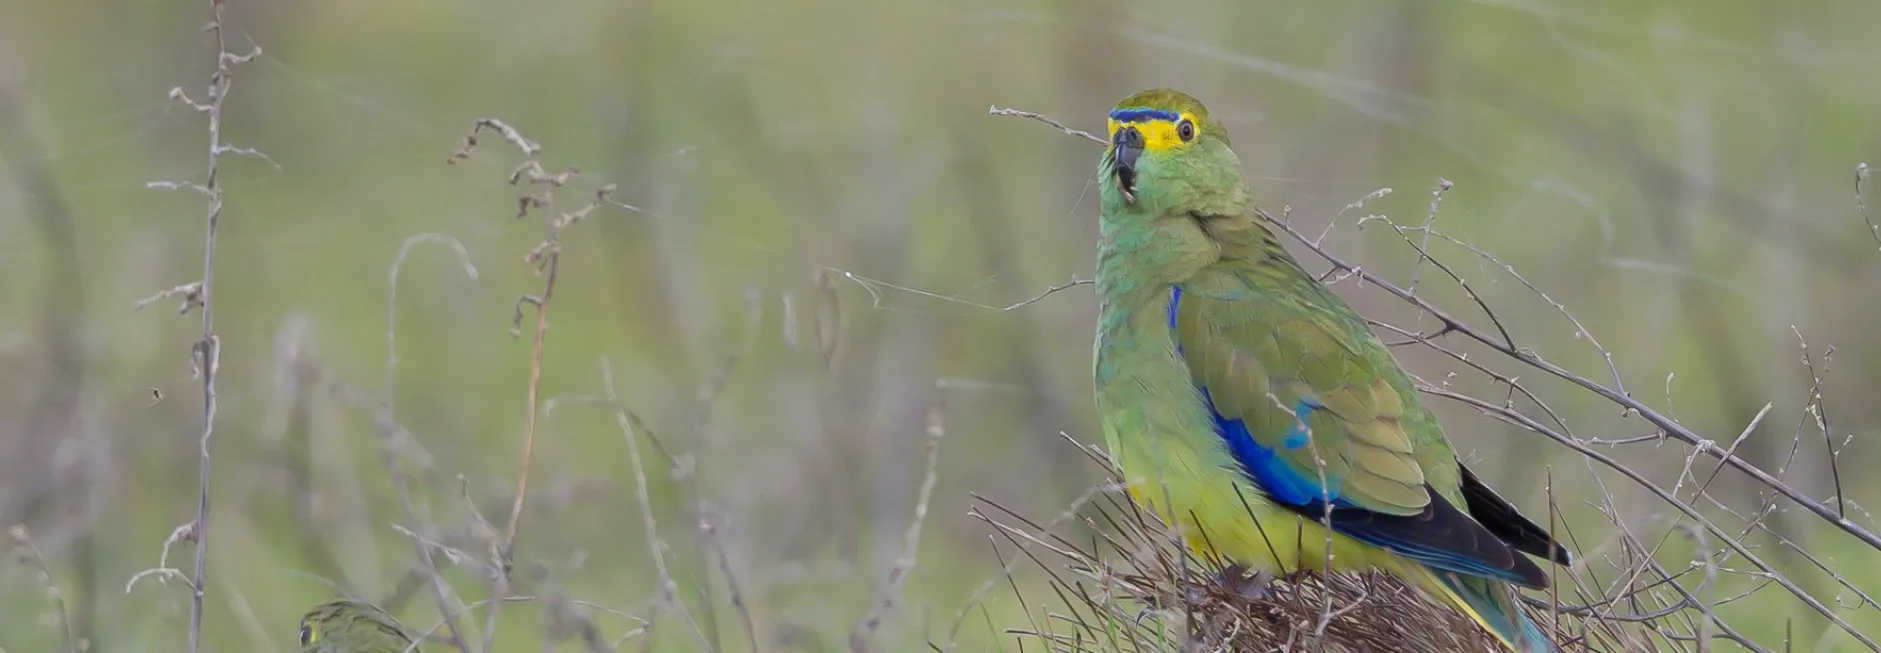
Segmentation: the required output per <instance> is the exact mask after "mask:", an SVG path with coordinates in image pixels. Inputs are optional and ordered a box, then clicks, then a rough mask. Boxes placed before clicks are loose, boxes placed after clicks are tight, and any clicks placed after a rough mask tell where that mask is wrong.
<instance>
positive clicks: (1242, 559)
mask: <svg viewBox="0 0 1881 653" xmlns="http://www.w3.org/2000/svg"><path fill="white" fill-rule="evenodd" d="M1109 125H1110V129H1109V136H1110V144H1109V146H1108V147H1106V148H1105V151H1104V157H1103V160H1102V162H1101V163H1100V164H1099V168H1098V176H1099V178H1100V179H1101V195H1102V216H1101V219H1100V223H1101V227H1100V232H1101V235H1100V244H1099V247H1098V262H1097V274H1096V285H1097V292H1098V297H1099V318H1098V326H1097V341H1096V343H1095V346H1094V350H1095V351H1094V352H1093V358H1094V361H1093V365H1092V368H1093V369H1092V372H1093V377H1094V380H1095V386H1096V395H1097V397H1096V399H1097V409H1098V415H1099V420H1100V421H1101V422H1102V424H1103V429H1104V438H1105V441H1106V444H1107V445H1108V446H1109V448H1110V453H1111V457H1112V459H1113V460H1114V461H1115V462H1116V463H1117V464H1118V466H1119V467H1120V468H1121V470H1122V472H1123V473H1124V475H1125V476H1126V479H1125V480H1126V482H1127V483H1128V485H1129V489H1130V494H1131V497H1132V498H1133V499H1134V500H1135V501H1136V502H1137V503H1138V504H1139V505H1142V506H1145V507H1146V508H1148V509H1149V510H1152V511H1154V512H1156V513H1157V514H1159V515H1160V516H1161V517H1163V519H1164V521H1165V522H1166V523H1168V524H1170V525H1171V526H1172V527H1173V528H1175V529H1177V531H1179V532H1180V533H1181V534H1182V535H1183V538H1184V540H1185V541H1186V542H1187V544H1188V546H1189V547H1190V549H1191V550H1193V551H1195V552H1197V553H1198V554H1199V555H1202V556H1204V557H1205V558H1207V559H1213V560H1225V561H1232V562H1234V563H1238V564H1247V565H1250V566H1254V567H1256V568H1258V569H1261V570H1263V571H1279V572H1281V573H1290V572H1293V571H1296V570H1300V569H1311V570H1324V569H1325V568H1326V567H1328V566H1331V567H1332V568H1334V569H1351V570H1363V569H1379V570H1383V571H1386V572H1388V573H1392V574H1395V575H1397V576H1399V577H1401V578H1404V579H1405V580H1407V581H1409V582H1410V583H1412V584H1413V585H1415V586H1417V587H1419V588H1422V589H1423V590H1424V591H1426V592H1428V593H1430V594H1432V595H1434V596H1437V597H1439V598H1440V599H1442V600H1445V601H1447V602H1448V603H1450V604H1452V605H1454V606H1456V607H1457V608H1458V609H1461V610H1462V611H1463V612H1464V613H1465V614H1468V615H1469V616H1470V617H1471V618H1472V619H1474V620H1475V621H1476V622H1477V623H1479V624H1481V625H1482V626H1483V628H1485V629H1486V630H1488V631H1489V632H1490V633H1492V634H1494V635H1495V636H1496V637H1497V638H1498V639H1500V640H1501V641H1502V642H1503V643H1505V644H1506V645H1508V647H1509V648H1510V649H1512V650H1515V651H1519V652H1521V653H1537V652H1542V653H1545V652H1551V651H1556V650H1558V649H1557V648H1555V646H1554V645H1553V644H1552V643H1550V641H1549V640H1548V638H1547V637H1546V636H1544V635H1543V634H1542V633H1541V630H1540V629H1539V628H1538V627H1536V625H1535V624H1534V622H1532V621H1531V620H1529V619H1528V618H1527V617H1526V616H1524V615H1523V614H1522V612H1521V610H1520V609H1519V607H1518V605H1517V603H1516V601H1517V597H1516V595H1515V589H1514V587H1512V585H1519V586H1521V587H1527V588H1535V589H1540V588H1545V587H1547V586H1548V576H1547V575H1546V574H1544V573H1543V571H1542V569H1541V567H1540V566H1538V565H1537V564H1536V563H1535V562H1534V561H1532V560H1530V559H1529V558H1527V557H1526V556H1525V555H1524V554H1527V555H1533V556H1537V557H1540V558H1543V559H1548V560H1552V561H1554V562H1556V563H1559V564H1562V565H1567V564H1571V563H1570V558H1569V556H1568V553H1567V551H1566V549H1564V548H1562V547H1561V546H1559V545H1558V544H1556V543H1555V541H1554V539H1553V538H1552V537H1551V536H1550V535H1549V534H1548V532H1547V531H1546V530H1545V529H1543V528H1541V527H1540V526H1537V525H1536V524H1535V523H1534V522H1532V521H1530V520H1529V519H1527V518H1525V517H1523V516H1522V515H1521V514H1520V513H1519V512H1517V511H1516V509H1515V507H1514V506H1512V505H1510V504H1509V502H1507V501H1505V500H1503V499H1502V498H1501V497H1499V496H1497V495H1496V493H1495V492H1494V491H1492V490H1490V489H1489V488H1488V487H1487V486H1485V485H1484V484H1483V483H1482V481H1480V480H1478V479H1477V478H1476V476H1475V475H1474V474H1472V473H1471V472H1470V470H1469V469H1468V468H1466V467H1464V466H1463V464H1462V463H1461V462H1460V461H1458V460H1457V457H1456V452H1455V450H1454V449H1452V448H1451V446H1450V442H1449V441H1448V440H1447V439H1445V437H1444V434H1443V428H1442V427H1441V426H1440V425H1438V423H1437V420H1436V416H1435V415H1433V414H1432V413H1431V412H1430V411H1429V410H1428V409H1426V408H1425V407H1424V405H1423V403H1422V402H1420V401H1419V398H1418V393H1417V390H1416V388H1415V387H1414V386H1413V385H1412V383H1411V378H1410V376H1409V375H1407V374H1406V373H1405V372H1404V369H1403V368H1402V367H1400V366H1399V365H1398V362H1397V360H1395V359H1394V358H1393V357H1392V355H1391V353H1390V352H1389V351H1388V350H1386V348H1385V346H1384V344H1383V343H1382V342H1380V341H1379V340H1378V338H1377V336H1375V335H1373V334H1372V332H1371V330H1370V329H1369V328H1367V326H1366V324H1365V321H1364V320H1363V319H1362V318H1360V317H1359V315H1358V314H1357V313H1356V312H1354V311H1353V310H1352V308H1351V307H1350V306H1348V305H1346V303H1345V302H1344V301H1342V300H1340V299H1339V297H1338V296H1337V295H1334V294H1333V293H1332V292H1331V291H1329V290H1327V289H1326V287H1325V286H1324V285H1322V284H1320V283H1319V282H1318V280H1316V279H1314V278H1313V276H1312V275H1310V274H1308V273H1307V272H1306V271H1305V270H1304V269H1303V268H1301V267H1300V265H1299V263H1298V262H1297V261H1295V260H1294V259H1293V257H1292V256H1291V255H1289V254H1288V253H1287V251H1286V249H1284V248H1283V247H1281V245H1280V242H1279V241H1278V240H1277V239H1276V238H1275V235H1274V232H1272V231H1271V230H1269V229H1268V228H1267V227H1266V226H1265V225H1262V224H1260V223H1258V222H1256V220H1255V217H1254V216H1253V215H1252V213H1251V208H1252V206H1251V205H1252V202H1251V200H1250V199H1249V194H1248V190H1247V186H1246V185H1245V184H1244V183H1243V182H1242V179H1241V161H1240V159H1239V158H1238V157H1236V156H1235V153H1234V151H1233V150H1232V149H1231V148H1230V145H1229V142H1228V133H1227V131H1226V130H1224V129H1223V128H1222V125H1221V124H1220V123H1217V122H1214V121H1212V120H1210V119H1209V114H1208V109H1207V108H1206V107H1204V106H1203V105H1202V103H1201V102H1199V101H1197V100H1196V99H1195V98H1192V97H1190V96H1188V95H1185V94H1183V93H1179V92H1176V91H1171V90H1166V89H1155V90H1148V91H1143V92H1141V93H1137V94H1135V95H1132V96H1130V97H1128V98H1125V99H1124V100H1123V101H1122V102H1120V103H1118V104H1117V106H1116V108H1114V109H1112V110H1111V112H1110V121H1109ZM1328 504H1330V507H1329V505H1328ZM1328 511H1329V512H1330V517H1331V519H1330V524H1331V526H1330V530H1331V532H1330V533H1328V532H1327V530H1328V529H1327V527H1325V526H1323V525H1322V523H1324V522H1322V520H1323V519H1324V518H1325V517H1326V515H1327V513H1328ZM1329 563H1330V564H1329Z"/></svg>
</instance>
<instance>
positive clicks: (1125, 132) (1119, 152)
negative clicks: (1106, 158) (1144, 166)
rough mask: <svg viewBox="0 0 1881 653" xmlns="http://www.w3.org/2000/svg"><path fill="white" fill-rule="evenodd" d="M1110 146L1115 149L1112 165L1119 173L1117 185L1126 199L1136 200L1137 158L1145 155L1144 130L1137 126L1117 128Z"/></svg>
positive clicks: (1133, 201)
mask: <svg viewBox="0 0 1881 653" xmlns="http://www.w3.org/2000/svg"><path fill="white" fill-rule="evenodd" d="M1110 146H1111V148H1112V149H1113V151H1114V154H1113V155H1112V164H1113V165H1112V167H1113V168H1114V169H1115V171H1116V174H1117V187H1118V189H1120V190H1122V191H1123V198H1124V200H1125V201H1128V202H1131V203H1135V202H1136V159H1137V157H1139V156H1142V155H1143V132H1140V131H1137V128H1135V127H1124V128H1122V129H1119V130H1117V135H1116V136H1114V137H1112V138H1111V141H1110Z"/></svg>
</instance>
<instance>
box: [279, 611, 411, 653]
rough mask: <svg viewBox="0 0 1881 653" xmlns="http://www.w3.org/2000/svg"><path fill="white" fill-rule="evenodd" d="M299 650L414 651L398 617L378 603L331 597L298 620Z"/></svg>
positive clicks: (349, 652)
mask: <svg viewBox="0 0 1881 653" xmlns="http://www.w3.org/2000/svg"><path fill="white" fill-rule="evenodd" d="M300 650H301V652H302V653H405V652H407V651H409V652H411V653H417V652H418V647H417V646H416V645H414V644H413V643H412V638H411V636H410V635H408V634H406V633H405V628H404V627H403V626H400V625H399V623H398V620H397V619H394V618H392V615H390V614H387V613H386V612H385V611H384V610H380V609H379V608H378V606H375V605H372V604H371V603H366V602H364V601H355V600H352V599H334V600H332V601H327V602H326V603H322V604H320V605H317V606H314V608H313V609H312V610H309V611H307V615H306V616H304V617H301V619H300Z"/></svg>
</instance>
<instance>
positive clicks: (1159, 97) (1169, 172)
mask: <svg viewBox="0 0 1881 653" xmlns="http://www.w3.org/2000/svg"><path fill="white" fill-rule="evenodd" d="M1109 127H1110V138H1109V141H1110V143H1109V148H1108V149H1107V150H1106V151H1105V153H1104V162H1105V166H1104V167H1105V175H1104V177H1105V179H1104V183H1105V185H1107V186H1114V187H1115V189H1116V191H1117V194H1118V196H1119V197H1120V198H1121V199H1122V200H1123V201H1124V203H1126V204H1136V203H1138V201H1139V199H1141V198H1142V196H1144V195H1161V194H1167V193H1170V192H1177V191H1180V190H1185V189H1184V188H1179V187H1186V186H1188V185H1189V184H1188V183H1185V182H1187V181H1189V180H1192V179H1194V177H1195V173H1196V172H1197V169H1198V168H1212V167H1216V166H1215V165H1214V164H1216V163H1219V162H1220V159H1221V157H1223V156H1224V155H1225V156H1226V157H1228V158H1230V159H1232V158H1233V157H1234V152H1233V151H1232V150H1231V149H1229V145H1228V132H1227V131H1226V130H1224V129H1222V127H1221V125H1219V124H1217V123H1215V122H1213V121H1211V120H1210V119H1209V116H1208V107H1206V106H1203V105H1202V102H1201V101H1200V100H1197V99H1195V98H1193V97H1190V96H1189V95H1187V94H1185V93H1182V92H1180V91H1172V90H1169V89H1150V90H1147V91H1142V92H1140V93H1137V94H1135V95H1131V96H1130V97H1127V98H1124V99H1123V101H1122V102H1118V103H1117V106H1116V107H1114V108H1112V109H1111V110H1110V121H1109ZM1235 164H1236V165H1235V166H1234V167H1235V168H1239V161H1238V160H1237V161H1235Z"/></svg>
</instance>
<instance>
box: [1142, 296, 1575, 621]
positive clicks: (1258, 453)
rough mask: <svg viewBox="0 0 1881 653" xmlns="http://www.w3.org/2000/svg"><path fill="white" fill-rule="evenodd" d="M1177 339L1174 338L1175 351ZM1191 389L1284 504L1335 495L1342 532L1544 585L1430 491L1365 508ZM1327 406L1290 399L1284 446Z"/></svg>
mask: <svg viewBox="0 0 1881 653" xmlns="http://www.w3.org/2000/svg"><path fill="white" fill-rule="evenodd" d="M1181 302H1182V289H1181V288H1175V289H1174V290H1173V291H1171V292H1170V294H1169V327H1170V328H1171V329H1174V328H1176V320H1177V307H1178V306H1179V305H1180V304H1181ZM1181 354H1182V345H1181V342H1180V341H1179V340H1178V341H1177V343H1176V355H1178V356H1180V355H1181ZM1196 390H1197V391H1198V392H1199V394H1200V395H1201V398H1202V402H1203V403H1204V404H1205V405H1206V406H1207V408H1208V414H1209V416H1210V417H1211V418H1213V420H1214V422H1215V424H1214V426H1215V434H1216V435H1218V436H1220V437H1221V439H1222V440H1223V441H1225V442H1226V443H1227V445H1228V453H1229V454H1230V456H1232V457H1233V458H1234V461H1235V463H1237V464H1239V465H1240V466H1241V470H1242V471H1243V472H1244V473H1246V474H1247V476H1249V477H1250V478H1251V479H1252V480H1253V481H1254V486H1255V489H1257V490H1259V491H1260V492H1261V493H1262V494H1263V495H1265V496H1266V497H1267V498H1268V499H1270V500H1272V501H1274V502H1275V503H1277V504H1280V505H1281V506H1284V507H1286V508H1287V509H1289V510H1291V511H1293V512H1295V513H1298V514H1301V515H1304V516H1307V517H1309V518H1312V519H1315V520H1317V519H1320V518H1322V517H1323V516H1324V515H1325V506H1326V504H1325V501H1326V500H1327V499H1331V501H1332V530H1333V531H1334V532H1337V533H1339V534H1341V535H1345V536H1346V537H1350V538H1352V539H1354V540H1358V541H1360V542H1363V543H1365V544H1369V545H1372V546H1375V547H1378V548H1381V549H1389V550H1391V551H1393V552H1395V553H1397V554H1398V555H1401V556H1404V557H1406V558H1409V559H1411V560H1415V561H1417V562H1419V563H1422V564H1424V565H1427V566H1430V567H1432V568H1435V569H1441V570H1444V571H1451V572H1456V573H1460V574H1468V575H1471V576H1479V577H1485V578H1495V579H1499V580H1506V581H1511V582H1515V583H1520V584H1523V585H1526V586H1528V587H1545V586H1546V584H1547V578H1546V576H1545V575H1543V574H1542V573H1541V569H1540V568H1539V567H1537V566H1535V563H1534V562H1533V561H1530V560H1529V559H1528V558H1526V557H1524V556H1521V555H1519V554H1517V553H1515V552H1514V551H1513V550H1512V549H1510V548H1509V547H1508V545H1507V544H1506V543H1504V542H1503V541H1502V540H1501V539H1500V538H1497V537H1495V536H1494V535H1493V534H1491V533H1489V532H1488V531H1487V530H1486V529H1484V528H1483V526H1482V525H1481V524H1479V523H1477V522H1476V521H1475V520H1473V519H1471V518H1470V517H1469V516H1468V515H1465V514H1463V512H1462V511H1460V510H1458V509H1457V508H1456V507H1455V506H1452V505H1450V503H1449V502H1448V501H1445V500H1444V499H1443V497H1442V496H1439V495H1437V494H1436V493H1434V492H1433V493H1432V494H1431V502H1430V504H1429V505H1428V506H1427V507H1426V508H1425V509H1424V511H1423V512H1422V513H1419V514H1417V515H1387V514H1384V513H1379V512H1373V511H1370V510H1366V509H1364V508H1361V507H1359V506H1357V505H1354V504H1353V503H1352V502H1351V501H1350V500H1349V499H1347V498H1345V497H1344V496H1341V491H1340V489H1341V488H1340V486H1341V480H1342V479H1340V478H1337V477H1327V478H1326V485H1325V487H1323V488H1322V487H1321V486H1320V480H1319V475H1318V474H1317V473H1313V474H1306V473H1302V472H1300V471H1299V470H1296V469H1294V468H1293V466H1292V465H1290V464H1288V463H1287V462H1286V461H1284V460H1281V459H1280V457H1279V454H1278V453H1276V452H1275V451H1274V450H1273V449H1270V448H1268V447H1265V446H1262V445H1261V444H1260V442H1259V441H1256V440H1255V439H1254V434H1253V433H1251V432H1249V431H1248V428H1247V422H1245V421H1243V420H1242V419H1240V418H1237V417H1229V416H1227V415H1223V414H1221V412H1220V411H1219V410H1216V409H1215V399H1214V397H1213V396H1212V395H1210V394H1209V391H1208V389H1207V388H1203V387H1198V388H1196ZM1323 408H1324V406H1322V405H1320V404H1318V403H1317V402H1313V401H1311V400H1307V399H1301V400H1300V401H1298V402H1296V403H1295V404H1294V405H1293V417H1294V425H1293V426H1292V427H1291V428H1290V429H1289V430H1288V431H1287V433H1286V435H1285V437H1283V438H1282V439H1281V446H1282V447H1284V448H1285V449H1287V450H1298V449H1300V448H1302V447H1305V446H1307V444H1308V442H1309V435H1308V433H1307V427H1306V424H1307V420H1308V418H1310V417H1311V416H1312V414H1313V411H1315V410H1320V409H1323Z"/></svg>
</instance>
